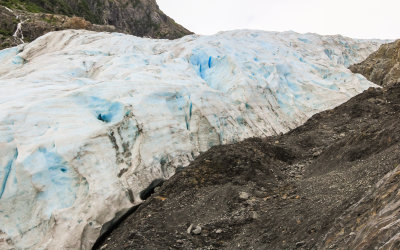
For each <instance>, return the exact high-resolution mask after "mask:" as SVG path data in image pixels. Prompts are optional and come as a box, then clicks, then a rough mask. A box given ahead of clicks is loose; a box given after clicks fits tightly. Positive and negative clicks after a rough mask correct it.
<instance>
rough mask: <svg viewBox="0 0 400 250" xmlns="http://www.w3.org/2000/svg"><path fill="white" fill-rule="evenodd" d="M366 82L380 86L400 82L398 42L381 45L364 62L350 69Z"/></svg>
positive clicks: (399, 41) (399, 46) (399, 48)
mask: <svg viewBox="0 0 400 250" xmlns="http://www.w3.org/2000/svg"><path fill="white" fill-rule="evenodd" d="M350 70H351V71H352V72H353V73H360V74H362V75H364V76H365V77H366V78H367V79H368V80H370V81H371V82H374V83H376V84H378V85H381V86H384V87H386V86H391V85H393V84H394V83H396V82H399V81H400V40H397V41H395V42H393V43H388V44H384V45H382V46H381V47H380V48H379V50H378V51H376V52H375V53H373V54H371V55H370V56H369V57H368V58H367V59H366V60H365V61H363V62H361V63H359V64H355V65H353V66H351V67H350Z"/></svg>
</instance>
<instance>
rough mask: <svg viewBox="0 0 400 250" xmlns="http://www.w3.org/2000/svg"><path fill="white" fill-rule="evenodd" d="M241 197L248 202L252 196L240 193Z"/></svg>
mask: <svg viewBox="0 0 400 250" xmlns="http://www.w3.org/2000/svg"><path fill="white" fill-rule="evenodd" d="M239 197H240V199H243V200H247V199H249V198H250V194H248V193H246V192H240V193H239Z"/></svg>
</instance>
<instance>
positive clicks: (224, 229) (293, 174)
mask: <svg viewBox="0 0 400 250" xmlns="http://www.w3.org/2000/svg"><path fill="white" fill-rule="evenodd" d="M380 60H385V59H384V58H381V59H380ZM367 61H368V59H367ZM364 63H365V62H364ZM385 77H386V75H382V77H381V78H378V79H376V80H377V81H376V83H381V82H382V78H385ZM399 122H400V84H394V83H393V84H391V86H388V87H385V88H382V89H379V88H370V89H368V90H367V91H365V92H364V93H362V94H360V95H358V96H356V97H354V98H352V99H350V100H349V101H348V102H346V103H344V104H343V105H341V106H339V107H337V108H335V109H333V110H328V111H324V112H322V113H319V114H316V115H314V116H313V117H312V118H311V119H309V120H308V121H307V122H306V123H305V124H304V125H303V126H300V127H298V128H296V129H294V130H292V131H291V132H289V133H287V134H284V135H281V136H273V137H267V138H264V139H260V138H253V139H248V140H245V141H243V142H241V143H236V144H231V145H224V146H217V147H213V148H211V149H210V150H209V151H207V152H206V153H204V154H202V155H200V156H199V157H198V158H197V159H196V160H195V161H194V162H193V163H192V164H191V165H190V166H189V167H188V168H186V169H184V170H182V171H180V172H178V173H177V174H176V175H175V176H173V177H172V178H171V179H169V180H168V181H166V182H165V183H164V185H163V186H162V187H161V188H158V189H156V192H155V193H154V194H153V195H152V196H151V197H150V198H149V199H148V200H147V201H146V202H145V203H144V204H143V205H141V206H140V207H139V208H137V210H136V212H134V213H132V214H131V215H130V216H129V217H128V218H127V219H126V220H125V221H123V222H122V223H121V224H120V225H119V226H118V227H117V228H116V229H115V230H114V231H112V232H111V234H110V235H107V236H106V237H104V238H103V241H101V242H98V244H97V245H96V248H98V249H131V248H135V249H148V248H151V249H165V247H169V248H172V249H188V248H202V249H266V248H268V249H295V248H298V249H371V248H374V249H398V248H399V246H400V244H399V242H400V237H399V234H398V229H399V219H400V218H399V211H400V205H399V198H400V197H399V194H400V188H399V185H398V181H397V179H398V178H399V176H400V172H399V170H400V166H399V164H400V136H399V132H400V131H399V128H398V126H397V124H398V123H399ZM195 229H196V231H194V230H195Z"/></svg>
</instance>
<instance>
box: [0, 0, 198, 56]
mask: <svg viewBox="0 0 400 250" xmlns="http://www.w3.org/2000/svg"><path fill="white" fill-rule="evenodd" d="M0 20H1V21H0V49H2V48H7V47H11V46H15V45H18V44H21V43H22V42H29V41H32V40H34V39H36V38H37V37H39V36H41V35H43V34H45V33H47V32H50V31H56V30H63V29H88V30H94V31H108V32H113V31H116V32H123V33H127V34H132V35H136V36H141V37H151V38H165V39H175V38H180V37H182V36H185V35H188V34H191V32H190V31H188V30H187V29H185V28H183V27H182V26H180V25H179V24H177V23H175V22H174V20H172V19H171V18H169V17H168V16H166V15H165V14H164V13H163V12H162V11H161V10H160V9H159V7H158V5H157V3H156V1H155V0H113V1H111V0H57V1H44V0H29V1H20V0H0ZM18 23H22V25H21V27H22V28H21V32H20V33H19V34H18V35H17V36H16V37H14V36H13V35H14V33H15V32H16V30H17V27H18Z"/></svg>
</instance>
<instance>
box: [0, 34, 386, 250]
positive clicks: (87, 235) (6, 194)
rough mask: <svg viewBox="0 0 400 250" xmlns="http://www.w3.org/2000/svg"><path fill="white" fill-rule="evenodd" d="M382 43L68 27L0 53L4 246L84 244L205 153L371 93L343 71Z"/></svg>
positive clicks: (0, 232) (0, 227)
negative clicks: (170, 35) (150, 34)
mask: <svg viewBox="0 0 400 250" xmlns="http://www.w3.org/2000/svg"><path fill="white" fill-rule="evenodd" d="M382 43H383V41H377V40H357V39H351V38H346V37H342V36H339V35H337V36H321V35H317V34H298V33H295V32H282V33H279V32H265V31H252V30H238V31H229V32H221V33H218V34H216V35H212V36H198V35H191V36H186V37H184V38H181V39H179V40H173V41H170V40H152V39H146V38H138V37H134V36H130V35H124V34H119V33H96V32H90V31H83V30H66V31H59V32H52V33H48V34H46V35H44V36H42V37H40V38H38V39H37V40H35V41H33V42H31V43H29V44H23V45H20V46H18V47H14V48H10V49H5V50H2V51H0V248H1V249H27V248H31V249H90V248H91V246H92V245H93V244H94V242H95V240H96V239H97V237H98V236H99V234H100V232H101V229H102V226H103V225H104V224H105V223H107V222H108V221H111V220H112V219H113V218H114V217H115V216H116V215H117V214H118V213H120V212H121V211H124V210H125V209H127V208H130V207H132V206H133V205H135V204H138V203H140V202H141V200H140V198H139V192H140V191H141V190H143V189H144V188H145V187H146V186H147V185H148V184H149V183H150V182H151V181H152V180H154V179H156V178H168V177H170V176H171V175H173V174H174V172H175V169H176V168H178V167H184V166H187V165H188V163H189V162H190V161H191V160H193V158H194V157H196V156H197V155H199V153H200V152H203V151H206V150H207V149H209V148H210V147H212V146H214V145H220V144H226V143H234V142H237V141H240V140H243V139H245V138H249V137H255V136H257V137H261V136H268V135H275V134H279V133H284V132H287V131H289V130H290V129H293V128H295V127H297V126H299V125H301V124H302V123H304V122H305V121H306V120H307V119H308V118H310V117H311V116H312V115H313V114H315V113H318V112H320V111H323V110H326V109H330V108H333V107H335V106H337V105H339V104H341V103H343V102H345V101H347V100H348V99H349V98H351V97H353V96H355V95H357V94H358V93H360V92H362V91H363V90H365V89H367V88H369V87H376V85H374V84H373V83H371V82H369V81H367V80H366V79H365V78H364V77H362V76H361V75H357V74H352V73H351V72H350V71H349V70H348V69H347V67H348V66H349V65H351V64H354V63H357V62H360V61H362V60H364V59H365V58H366V57H367V56H368V55H369V54H370V53H372V52H373V51H375V50H376V49H378V47H379V46H380V45H381V44H382Z"/></svg>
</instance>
